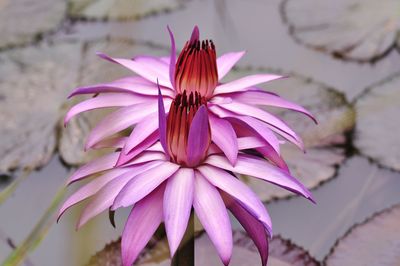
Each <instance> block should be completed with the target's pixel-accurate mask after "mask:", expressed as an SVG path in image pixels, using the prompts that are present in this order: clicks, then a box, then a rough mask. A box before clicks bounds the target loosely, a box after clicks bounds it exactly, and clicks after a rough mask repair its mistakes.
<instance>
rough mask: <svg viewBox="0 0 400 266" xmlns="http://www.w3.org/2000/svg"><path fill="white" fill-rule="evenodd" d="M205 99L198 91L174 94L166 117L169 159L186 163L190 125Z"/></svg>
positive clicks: (182, 163)
mask: <svg viewBox="0 0 400 266" xmlns="http://www.w3.org/2000/svg"><path fill="white" fill-rule="evenodd" d="M203 104H205V105H206V99H205V98H204V97H202V96H201V95H200V93H198V92H196V91H195V92H190V94H189V95H187V93H186V91H183V93H182V94H178V95H176V97H175V99H174V100H173V102H172V105H171V107H170V110H169V114H168V118H167V148H168V153H169V155H170V157H171V161H173V162H175V163H178V164H180V165H184V166H187V165H188V156H187V144H188V136H189V130H190V125H191V123H192V120H193V117H194V116H195V114H196V112H197V110H198V109H199V108H200V106H201V105H203Z"/></svg>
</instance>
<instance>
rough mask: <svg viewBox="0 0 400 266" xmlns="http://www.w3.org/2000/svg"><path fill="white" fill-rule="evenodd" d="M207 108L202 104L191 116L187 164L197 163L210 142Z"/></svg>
mask: <svg viewBox="0 0 400 266" xmlns="http://www.w3.org/2000/svg"><path fill="white" fill-rule="evenodd" d="M209 132H210V128H209V125H208V114H207V109H206V107H204V105H202V106H201V107H200V108H199V110H198V111H197V112H196V114H195V116H194V117H193V120H192V124H191V125H190V129H189V136H188V144H187V156H188V161H189V164H197V163H198V162H199V161H200V160H201V158H202V157H203V155H204V154H206V151H207V148H208V146H209V144H210V139H209Z"/></svg>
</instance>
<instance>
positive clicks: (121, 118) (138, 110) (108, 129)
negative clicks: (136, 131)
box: [85, 102, 157, 149]
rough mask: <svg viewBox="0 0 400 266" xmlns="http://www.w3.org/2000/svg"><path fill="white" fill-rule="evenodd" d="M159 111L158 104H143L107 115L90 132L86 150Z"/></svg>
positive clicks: (123, 108)
mask: <svg viewBox="0 0 400 266" xmlns="http://www.w3.org/2000/svg"><path fill="white" fill-rule="evenodd" d="M156 111H157V103H156V102H155V103H154V102H153V103H141V104H136V105H132V106H127V107H122V108H120V109H118V110H117V111H115V112H113V113H111V114H109V115H107V116H106V117H105V118H103V120H101V121H100V122H99V123H98V124H97V126H96V127H95V128H94V129H93V130H92V131H91V132H90V134H89V137H88V139H87V142H86V145H85V147H86V149H88V148H90V147H92V146H94V145H95V144H96V143H98V142H99V141H101V140H102V139H104V138H107V137H109V136H111V135H113V134H115V133H118V132H120V131H122V130H124V129H126V128H128V127H130V126H133V125H134V124H136V123H138V122H140V121H141V120H142V119H143V118H145V117H146V116H148V115H150V114H152V113H155V112H156Z"/></svg>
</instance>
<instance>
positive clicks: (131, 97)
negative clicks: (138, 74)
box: [64, 93, 155, 125]
mask: <svg viewBox="0 0 400 266" xmlns="http://www.w3.org/2000/svg"><path fill="white" fill-rule="evenodd" d="M154 100H155V99H154V98H151V97H147V96H141V95H138V94H133V93H107V94H101V95H98V96H97V97H94V98H90V99H88V100H86V101H83V102H80V103H78V104H76V105H74V106H73V107H72V108H71V109H69V111H68V113H67V115H66V116H65V118H64V125H65V124H67V123H68V121H69V120H71V118H72V117H74V116H76V115H77V114H80V113H82V112H86V111H89V110H94V109H98V108H107V107H121V106H129V105H133V104H138V103H142V102H149V101H154Z"/></svg>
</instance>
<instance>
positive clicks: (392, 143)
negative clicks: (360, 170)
mask: <svg viewBox="0 0 400 266" xmlns="http://www.w3.org/2000/svg"><path fill="white" fill-rule="evenodd" d="M399 102H400V77H397V78H394V79H391V80H389V81H387V82H385V83H383V84H381V85H378V86H376V87H374V88H372V89H371V90H369V91H368V92H367V93H365V94H364V95H363V96H362V97H361V98H359V99H358V100H357V101H356V104H355V108H356V112H357V124H356V131H355V141H354V143H355V146H356V147H357V148H358V149H359V150H360V152H361V153H362V154H364V155H367V156H368V157H370V158H372V159H374V160H376V161H377V162H378V163H380V164H381V165H384V166H386V167H390V168H392V169H395V170H400V150H399V147H400V139H399V136H398V135H399V132H400V116H399V114H400V105H399Z"/></svg>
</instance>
